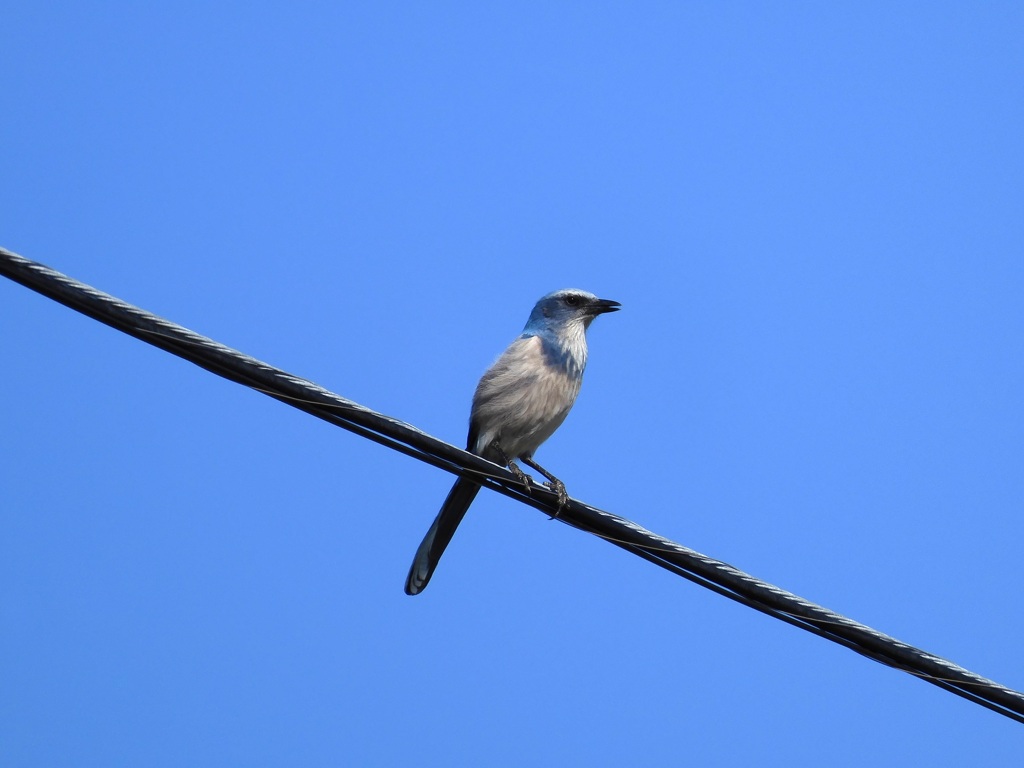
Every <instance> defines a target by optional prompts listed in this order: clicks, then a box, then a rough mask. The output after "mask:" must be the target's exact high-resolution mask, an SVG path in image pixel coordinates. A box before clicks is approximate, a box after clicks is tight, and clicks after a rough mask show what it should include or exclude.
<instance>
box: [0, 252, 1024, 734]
mask: <svg viewBox="0 0 1024 768" xmlns="http://www.w3.org/2000/svg"><path fill="white" fill-rule="evenodd" d="M0 274H2V275H4V276H6V277H8V278H10V279H11V280H13V281H15V282H17V283H21V284H22V285H24V286H26V287H27V288H31V289H32V290H34V291H37V292H38V293H41V294H42V295H44V296H47V297H48V298H51V299H53V300H54V301H58V302H60V303H61V304H64V305H65V306H68V307H70V308H72V309H74V310H76V311H78V312H81V313H82V314H85V315H88V316H89V317H91V318H93V319H95V320H99V321H100V322H101V323H105V324H106V325H109V326H111V327H112V328H116V329H117V330H119V331H123V332H124V333H127V334H129V335H130V336H134V337H136V338H138V339H141V340H143V341H145V342H146V343H148V344H152V345H153V346H155V347H159V348H160V349H163V350H166V351H168V352H171V353H172V354H175V355H177V356H178V357H181V358H183V359H185V360H188V361H189V362H192V363H195V364H196V365H198V366H200V367H202V368H205V369H206V370H208V371H211V372H212V373H216V374H217V375H218V376H222V377H224V378H226V379H229V380H231V381H235V382H238V383H239V384H243V385H245V386H247V387H250V388H252V389H255V390H257V391H259V392H262V393H264V394H266V395H268V396H270V397H273V398H275V399H276V400H280V401H281V402H284V403H287V404H288V405H291V406H293V407H295V408H298V409H300V410H303V411H305V412H307V413H309V414H312V415H313V416H316V417H317V418H320V419H323V420H324V421H328V422H330V423H331V424H334V425H336V426H339V427H342V428H343V429H347V430H349V431H350V432H354V433H356V434H358V435H360V436H362V437H365V438H367V439H369V440H373V441H374V442H376V443H380V444H381V445H384V446H387V447H388V448H391V449H393V450H396V451H399V452H401V453H404V454H406V455H407V456H412V457H413V458H416V459H419V460H420V461H424V462H426V463H428V464H431V465H432V466H435V467H438V468H440V469H443V470H445V471H447V472H451V473H453V474H457V475H463V476H466V477H472V478H474V479H475V480H477V481H478V482H480V483H481V484H482V485H484V486H485V487H487V488H489V489H491V490H493V491H497V492H498V493H502V494H504V495H506V496H509V497H511V498H514V499H516V500H518V501H520V502H522V503H524V504H528V505H530V506H532V507H535V508H537V509H540V510H543V511H544V512H546V513H548V514H552V515H553V514H555V513H556V512H558V519H559V520H561V521H562V522H564V523H566V524H568V525H571V526H573V527H574V528H578V529H579V530H581V531H585V532H587V533H591V534H594V535H596V536H599V537H601V538H603V539H605V540H606V541H609V542H611V543H612V544H615V545H616V546H618V547H621V548H622V549H625V550H626V551H628V552H631V553H633V554H634V555H637V556H638V557H642V558H643V559H645V560H647V561H649V562H652V563H654V564H656V565H659V566H661V567H662V568H665V569H666V570H668V571H671V572H672V573H674V574H676V575H678V576H681V577H683V578H685V579H688V580H690V581H692V582H694V583H696V584H699V585H700V586H703V587H705V588H707V589H710V590H712V591H714V592H716V593H718V594H720V595H723V596H725V597H728V598H729V599H731V600H735V601H736V602H739V603H742V604H743V605H746V606H748V607H750V608H754V609H755V610H758V611H761V612H762V613H766V614H768V615H769V616H773V617H775V618H777V619H780V620H781V621H785V622H786V623H788V624H792V625H794V626H796V627H800V628H801V629H804V630H806V631H808V632H811V633H813V634H815V635H818V636H820V637H824V638H826V639H828V640H831V641H832V642H834V643H838V644H839V645H842V646H845V647H847V648H849V649H851V650H853V651H856V652H857V653H860V654H861V655H863V656H867V657H868V658H870V659H874V660H875V661H878V662H880V663H882V664H885V665H887V666H890V667H894V668H896V669H900V670H903V671H905V672H908V673H909V674H912V675H915V676H917V677H920V678H921V679H923V680H926V681H928V682H929V683H932V684H933V685H936V686H938V687H940V688H943V689H944V690H947V691H950V692H951V693H955V694H956V695H958V696H962V697H963V698H965V699H968V700H969V701H973V702H974V703H976V704H980V705H981V706H984V707H987V708H988V709H991V710H993V711H994V712H998V713H1000V714H1002V715H1005V716H1006V717H1009V718H1011V719H1013V720H1016V721H1018V722H1022V723H1024V694H1022V693H1020V692H1018V691H1015V690H1012V689H1010V688H1007V687H1005V686H1003V685H1000V684H999V683H996V682H993V681H992V680H988V679H986V678H984V677H981V676H979V675H976V674H974V673H973V672H970V671H969V670H966V669H964V668H963V667H960V666H957V665H956V664H954V663H952V662H951V661H947V660H946V659H943V658H941V657H939V656H935V655H933V654H930V653H926V652H925V651H922V650H921V649H919V648H915V647H913V646H911V645H907V644H906V643H901V642H900V641H899V640H896V639H895V638H892V637H889V636H888V635H885V634H882V633H881V632H878V631H877V630H874V629H872V628H871V627H868V626H866V625H864V624H860V623H858V622H856V621H853V620H852V619H848V618H846V617H845V616H842V615H840V614H837V613H833V612H832V611H829V610H828V609H826V608H823V607H822V606H820V605H816V604H815V603H811V602H809V601H807V600H804V599H803V598H800V597H798V596H796V595H794V594H792V593H790V592H787V591H785V590H783V589H780V588H779V587H776V586H774V585H772V584H769V583H767V582H763V581H760V580H759V579H756V578H754V577H753V576H751V575H750V574H747V573H744V572H743V571H740V570H739V569H737V568H733V567H732V566H731V565H728V564H726V563H723V562H721V561H719V560H715V559H713V558H710V557H707V556H705V555H702V554H700V553H699V552H695V551H694V550H692V549H689V548H687V547H684V546H682V545H681V544H677V543H676V542H674V541H671V540H669V539H666V538H663V537H661V536H658V535H657V534H655V533H652V532H651V531H648V530H647V529H645V528H643V527H641V526H639V525H637V524H636V523H634V522H632V521H630V520H627V519H625V518H622V517H618V516H617V515H613V514H611V513H610V512H605V511H603V510H600V509H597V508H596V507H591V506H590V505H588V504H584V503H582V502H579V501H576V500H575V499H572V500H570V502H569V505H568V506H567V507H563V508H562V509H561V511H560V512H559V508H558V504H557V497H556V496H555V494H553V493H551V492H549V491H548V490H546V489H544V488H538V487H535V488H533V489H532V493H531V494H526V493H525V492H524V490H523V487H522V485H521V484H520V483H519V481H518V480H517V479H516V478H515V476H514V475H512V473H511V472H509V471H508V470H506V469H504V468H502V467H498V466H497V465H495V464H491V463H490V462H488V461H485V460H484V459H481V458H480V457H478V456H475V455H473V454H471V453H468V452H466V451H463V450H460V449H459V448H456V447H455V446H453V445H449V444H448V443H445V442H443V441H441V440H438V439H437V438H435V437H432V436H430V435H428V434H426V433H425V432H422V431H420V430H418V429H416V428H415V427H413V426H411V425H409V424H406V423H405V422H402V421H399V420H397V419H393V418H391V417H388V416H385V415H383V414H380V413H377V412H376V411H372V410H370V409H369V408H366V407H364V406H362V405H359V404H358V403H355V402H353V401H351V400H346V399H345V398H343V397H340V396H338V395H336V394H334V393H333V392H329V391H328V390H326V389H324V388H322V387H320V386H318V385H316V384H314V383H313V382H311V381H307V380H306V379H302V378H299V377H297V376H292V375H291V374H289V373H286V372H285V371H282V370H280V369H278V368H274V367H273V366H271V365H268V364H267V363H264V362H261V361H260V360H257V359H255V358H253V357H249V356H248V355H244V354H242V353H241V352H238V351H237V350H234V349H231V348H230V347H226V346H224V345H223V344H219V343H217V342H216V341H213V340H212V339H209V338H207V337H205V336H200V335H199V334H197V333H194V332H192V331H190V330H188V329H187V328H183V327H182V326H180V325H177V324H176V323H172V322H170V321H169V320H165V319H163V318H161V317H157V316H156V315H153V314H151V313H149V312H146V311H145V310H143V309H140V308H139V307H136V306H133V305H131V304H127V303H125V302H123V301H120V300H119V299H116V298H114V297H113V296H110V295H109V294H106V293H103V292H102V291H98V290H96V289H95V288H93V287H91V286H89V285H86V284H84V283H80V282H78V281H77V280H74V279H72V278H70V277H68V276H66V275H63V274H61V273H60V272H57V271H55V270H53V269H50V268H49V267H46V266H44V265H42V264H39V263H38V262H35V261H32V260H30V259H26V258H24V257H22V256H19V255H17V254H15V253H12V252H10V251H7V250H5V249H3V248H0Z"/></svg>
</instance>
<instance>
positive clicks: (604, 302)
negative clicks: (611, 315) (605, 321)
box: [590, 299, 622, 317]
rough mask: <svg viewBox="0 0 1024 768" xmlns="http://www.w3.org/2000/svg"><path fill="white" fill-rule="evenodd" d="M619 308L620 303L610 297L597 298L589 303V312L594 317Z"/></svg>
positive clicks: (620, 306) (620, 307)
mask: <svg viewBox="0 0 1024 768" xmlns="http://www.w3.org/2000/svg"><path fill="white" fill-rule="evenodd" d="M620 309H622V305H621V304H619V302H617V301H612V300H611V299H598V300H597V301H595V302H594V303H593V304H591V305H590V313H591V314H592V315H594V316H595V317H596V316H597V315H603V314H604V313H605V312H618V311H619V310H620Z"/></svg>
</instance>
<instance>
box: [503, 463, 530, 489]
mask: <svg viewBox="0 0 1024 768" xmlns="http://www.w3.org/2000/svg"><path fill="white" fill-rule="evenodd" d="M508 468H509V470H510V471H511V472H512V474H513V475H515V476H516V480H518V481H519V482H520V483H522V484H523V488H525V489H526V495H527V496H532V495H533V494H532V493H531V492H530V486H531V485H533V478H532V477H530V476H529V475H528V474H526V473H525V472H523V470H521V469H520V468H519V465H518V464H516V463H515V462H514V461H510V462H508Z"/></svg>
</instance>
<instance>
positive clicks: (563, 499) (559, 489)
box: [544, 480, 569, 520]
mask: <svg viewBox="0 0 1024 768" xmlns="http://www.w3.org/2000/svg"><path fill="white" fill-rule="evenodd" d="M544 487H545V488H549V489H551V490H552V491H554V492H555V493H556V494H558V510H557V511H556V512H555V514H553V515H552V516H551V519H552V520H554V519H555V518H556V517H558V516H559V515H560V514H561V513H562V510H563V509H565V507H567V506H569V494H568V493H566V492H565V483H563V482H562V481H561V480H552V481H551V482H550V483H544Z"/></svg>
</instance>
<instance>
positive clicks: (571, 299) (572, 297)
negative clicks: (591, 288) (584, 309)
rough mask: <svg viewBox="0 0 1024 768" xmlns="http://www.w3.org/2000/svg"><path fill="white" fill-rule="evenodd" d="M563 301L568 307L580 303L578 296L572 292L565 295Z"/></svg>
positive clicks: (576, 305)
mask: <svg viewBox="0 0 1024 768" xmlns="http://www.w3.org/2000/svg"><path fill="white" fill-rule="evenodd" d="M565 303H566V304H568V305H569V306H570V307H578V306H579V305H580V297H579V296H577V295H576V294H574V293H570V294H569V295H568V296H566V297H565Z"/></svg>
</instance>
